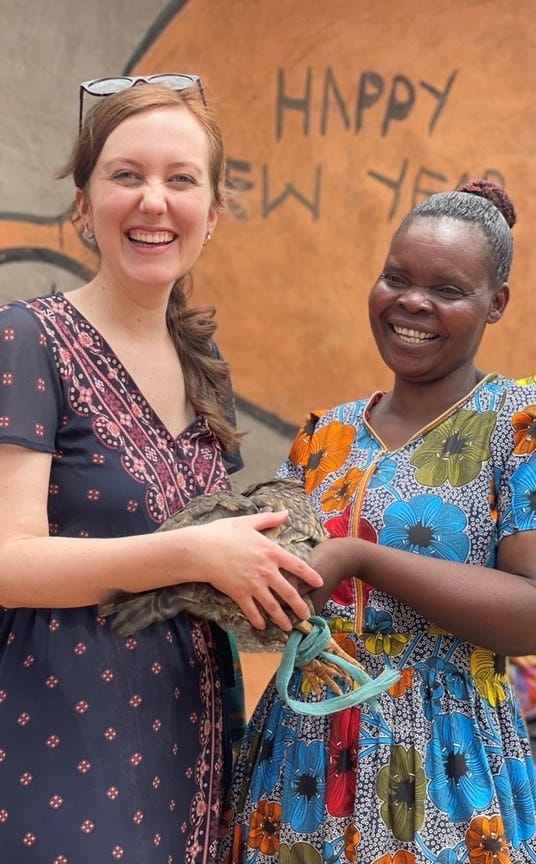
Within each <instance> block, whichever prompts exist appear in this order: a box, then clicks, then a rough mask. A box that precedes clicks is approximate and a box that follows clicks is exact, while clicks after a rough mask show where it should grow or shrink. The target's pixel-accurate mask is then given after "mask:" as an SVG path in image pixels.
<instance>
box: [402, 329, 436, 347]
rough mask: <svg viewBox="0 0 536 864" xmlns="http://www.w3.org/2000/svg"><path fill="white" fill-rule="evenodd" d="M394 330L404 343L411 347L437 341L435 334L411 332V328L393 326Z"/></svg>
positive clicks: (419, 331)
mask: <svg viewBox="0 0 536 864" xmlns="http://www.w3.org/2000/svg"><path fill="white" fill-rule="evenodd" d="M393 330H394V331H395V333H396V335H397V336H400V338H401V339H402V341H403V342H409V343H410V344H411V345H418V344H419V343H420V342H429V341H430V339H435V338H436V334H435V333H425V332H424V331H422V330H410V329H409V327H397V326H396V325H393Z"/></svg>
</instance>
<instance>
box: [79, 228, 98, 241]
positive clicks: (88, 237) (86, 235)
mask: <svg viewBox="0 0 536 864" xmlns="http://www.w3.org/2000/svg"><path fill="white" fill-rule="evenodd" d="M82 237H83V239H84V240H85V241H86V243H93V242H94V241H95V235H94V233H93V231H90V230H89V228H88V227H87V225H84V228H83V230H82Z"/></svg>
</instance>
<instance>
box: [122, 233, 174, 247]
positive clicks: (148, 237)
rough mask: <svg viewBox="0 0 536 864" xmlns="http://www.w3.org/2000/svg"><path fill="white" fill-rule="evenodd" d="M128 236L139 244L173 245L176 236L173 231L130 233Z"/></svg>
mask: <svg viewBox="0 0 536 864" xmlns="http://www.w3.org/2000/svg"><path fill="white" fill-rule="evenodd" d="M128 236H129V238H130V239H131V240H135V241H136V242H137V243H154V244H155V245H157V244H158V243H171V241H172V240H173V239H174V237H175V235H174V234H172V233H171V231H129V232H128Z"/></svg>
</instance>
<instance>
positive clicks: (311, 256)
mask: <svg viewBox="0 0 536 864" xmlns="http://www.w3.org/2000/svg"><path fill="white" fill-rule="evenodd" d="M0 7H1V12H2V29H1V33H0V48H1V50H0V80H1V82H2V86H1V88H0V112H1V118H2V119H1V127H0V129H1V132H0V135H1V142H2V146H1V148H0V263H1V262H2V260H5V256H6V254H7V253H6V251H5V250H6V248H9V253H10V260H12V259H13V258H16V257H17V254H18V253H17V250H15V253H14V251H13V248H11V246H10V244H12V245H16V244H18V252H19V253H20V255H19V257H24V254H25V250H27V249H28V248H29V247H35V249H38V250H39V251H35V250H34V254H33V256H31V257H33V260H31V261H30V260H24V261H17V262H16V263H14V262H13V263H8V264H3V265H2V266H0V299H2V300H8V299H10V298H13V297H19V296H31V295H35V294H39V293H43V292H45V291H47V290H49V289H50V288H51V286H55V287H57V288H60V289H65V290H68V289H69V288H72V287H74V286H75V285H77V284H79V281H80V277H79V276H77V275H73V273H70V272H67V270H65V269H63V268H61V267H58V266H55V265H54V264H52V263H50V261H51V260H56V259H55V258H54V255H51V254H50V252H51V249H53V250H55V252H56V253H57V251H58V247H61V246H62V243H64V242H65V234H62V230H64V229H65V225H63V227H62V226H61V225H60V226H59V223H58V219H57V217H59V216H60V214H62V213H64V212H65V211H66V210H67V208H68V206H69V204H70V201H71V193H72V190H71V184H70V182H69V181H58V180H55V179H54V175H55V173H56V171H57V170H58V168H59V167H60V166H61V165H62V163H63V162H64V161H65V159H66V158H67V156H68V153H69V150H70V145H71V142H72V138H73V136H74V134H75V131H76V124H77V116H78V84H79V82H80V81H81V80H83V79H87V78H91V77H95V76H99V75H108V74H113V73H117V72H120V71H123V70H125V69H126V68H127V67H128V68H129V69H131V70H133V71H137V72H155V71H168V70H173V69H175V70H182V71H198V72H199V73H201V75H202V76H203V78H204V80H206V82H207V85H208V92H209V96H210V97H212V98H213V99H214V100H215V102H216V107H217V111H218V116H219V117H220V120H221V122H222V125H223V128H224V133H225V139H226V142H227V152H228V155H229V157H230V175H231V176H232V178H233V180H234V183H235V186H234V189H233V190H232V191H231V195H230V208H229V212H228V214H227V215H226V216H225V217H224V218H222V219H221V220H220V224H219V225H218V228H217V231H216V236H215V238H214V240H213V242H212V244H211V246H210V248H209V250H207V254H206V255H204V256H203V260H202V261H201V262H200V263H199V265H198V267H197V268H196V273H197V276H196V286H197V288H196V297H197V299H198V300H199V302H203V303H204V302H208V303H215V304H216V305H217V307H218V319H219V322H220V331H219V342H220V346H221V347H222V350H223V352H224V354H225V355H226V357H227V358H228V359H229V360H230V362H231V365H232V369H233V379H234V383H235V387H236V390H237V392H238V394H239V396H240V397H241V398H242V402H241V404H242V406H243V408H244V411H241V412H240V418H239V419H240V423H241V426H242V428H244V429H245V430H246V431H247V432H248V435H247V437H246V439H245V443H244V451H245V456H246V460H247V465H248V467H247V470H246V472H245V473H244V475H243V476H242V477H241V478H240V480H239V482H240V483H242V482H247V481H249V480H250V479H258V478H261V477H265V476H267V475H268V474H271V473H272V471H273V468H274V467H275V466H276V465H277V464H278V463H279V461H280V459H281V458H282V457H283V455H284V454H285V452H286V449H287V443H288V437H289V434H290V430H291V429H292V427H293V426H294V425H295V424H297V423H298V422H300V420H301V419H302V418H303V416H304V415H305V413H306V412H307V411H308V410H310V409H314V408H319V407H325V406H326V405H328V404H331V403H333V402H336V401H340V400H342V399H346V398H352V397H353V396H362V395H364V394H365V393H367V392H369V391H370V390H372V389H374V388H376V387H384V386H386V385H387V383H388V381H389V374H388V372H387V370H385V368H384V367H383V366H382V364H381V363H380V361H379V359H378V357H377V352H376V349H375V347H374V345H373V343H372V339H371V337H370V334H369V332H368V324H367V320H366V294H367V292H368V289H369V286H370V284H371V282H372V281H373V279H374V276H375V274H376V273H377V272H378V269H379V267H380V266H381V262H382V260H383V256H384V254H385V251H386V246H387V243H388V239H389V237H390V234H391V232H392V230H393V228H394V227H395V225H396V222H397V219H398V218H400V216H402V215H403V213H404V211H405V210H407V209H408V207H409V206H411V204H412V203H413V200H414V198H415V197H416V196H417V197H418V196H419V195H421V194H422V190H423V189H428V190H430V191H436V190H440V189H444V188H451V187H452V185H454V183H455V182H456V180H457V179H458V178H459V177H460V176H461V175H462V174H463V173H464V172H468V173H469V174H472V175H476V174H481V173H483V172H484V171H486V170H487V171H489V172H490V173H491V175H492V176H504V178H505V180H506V184H507V187H508V189H509V191H510V192H511V194H512V196H513V198H514V201H515V202H516V205H517V207H518V211H519V225H518V227H516V229H515V243H516V263H515V267H514V271H513V274H512V283H513V291H512V295H513V298H512V303H511V308H510V309H509V310H508V313H507V316H506V317H505V320H504V322H502V323H501V324H500V325H499V326H498V327H497V328H492V329H491V330H490V333H489V335H487V336H486V337H485V341H484V345H483V349H482V364H481V365H482V366H483V367H484V368H492V367H495V368H497V369H498V371H501V372H506V373H507V374H512V375H528V374H531V373H534V372H535V371H536V340H534V336H533V334H534V331H535V329H536V303H535V301H534V291H533V285H534V281H535V279H536V252H535V247H534V242H533V239H534V224H535V222H536V147H535V145H536V103H535V100H534V98H533V95H534V90H535V86H536V0H518V2H517V3H516V4H514V5H512V4H511V3H510V2H509V0H434V2H432V3H423V2H422V0H404V2H401V3H392V0H377V2H375V3H374V4H370V2H364V0H333V2H330V3H326V2H322V0H185V2H182V3H181V2H175V3H170V2H165V0H112V2H111V0H93V2H92V3H91V4H88V3H87V2H81V0H40V2H36V0H0ZM10 215H11V216H12V217H13V218H12V219H11V221H10ZM47 220H48V221H47ZM58 226H59V227H58ZM60 229H61V230H60ZM69 242H70V243H71V247H69V254H71V252H72V254H73V256H74V257H75V258H76V256H77V255H78V257H79V260H80V261H82V257H83V254H86V253H84V252H83V250H81V248H78V249H77V248H75V245H76V238H75V239H73V238H71V239H70V241H69ZM73 250H74V251H73ZM39 256H40V257H41V258H42V259H43V260H38V261H36V260H35V258H36V257H39ZM82 263H85V264H88V261H87V260H86V259H84V262H82ZM89 264H91V261H89ZM499 328H500V329H499ZM251 406H253V408H254V410H250V409H251ZM279 421H281V422H279Z"/></svg>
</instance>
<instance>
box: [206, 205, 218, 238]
mask: <svg viewBox="0 0 536 864" xmlns="http://www.w3.org/2000/svg"><path fill="white" fill-rule="evenodd" d="M217 221H218V211H217V210H216V208H215V207H211V208H210V209H209V211H208V216H207V232H208V233H209V234H212V232H213V231H214V228H215V227H216V223H217Z"/></svg>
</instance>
